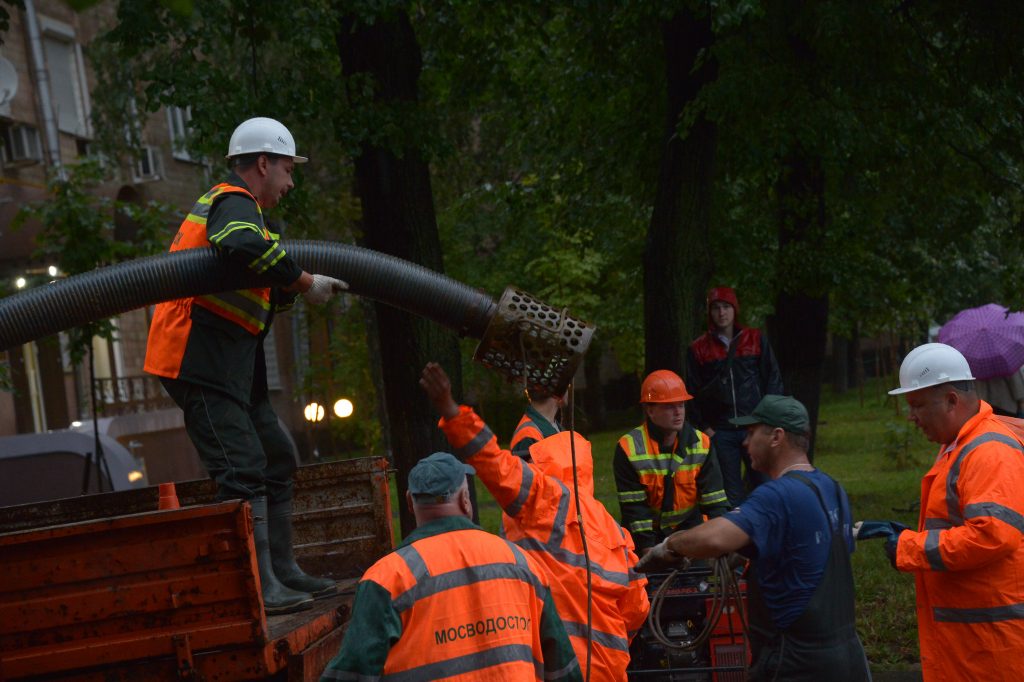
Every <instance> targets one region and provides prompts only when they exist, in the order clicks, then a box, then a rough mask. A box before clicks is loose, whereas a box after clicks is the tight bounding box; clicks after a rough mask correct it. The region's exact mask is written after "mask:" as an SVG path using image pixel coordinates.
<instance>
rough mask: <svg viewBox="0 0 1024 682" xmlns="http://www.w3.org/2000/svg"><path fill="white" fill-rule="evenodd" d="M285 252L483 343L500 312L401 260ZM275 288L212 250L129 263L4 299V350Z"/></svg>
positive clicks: (322, 248) (0, 346) (326, 247)
mask: <svg viewBox="0 0 1024 682" xmlns="http://www.w3.org/2000/svg"><path fill="white" fill-rule="evenodd" d="M281 245H282V246H283V247H284V249H285V251H286V252H287V253H288V255H289V256H291V257H292V258H293V259H294V260H295V262H296V263H298V264H299V266H301V267H302V268H303V269H304V270H306V271H307V272H312V273H317V274H323V275H330V276H331V277H337V278H338V279H343V280H345V281H346V282H348V285H349V293H352V294H355V295H357V296H362V297H365V298H370V299H373V300H375V301H380V302H382V303H387V304H389V305H392V306H394V307H396V308H400V309H402V310H406V311H408V312H410V313H413V314H415V315H419V316H421V317H425V318H427V319H430V320H433V321H434V322H437V323H438V324H440V325H442V326H445V327H448V328H449V329H452V330H454V331H456V332H458V333H459V334H460V335H462V336H471V337H473V338H481V337H482V336H483V334H484V330H485V329H486V328H487V323H488V322H489V321H490V320H491V318H492V317H493V316H494V312H495V309H496V304H495V302H494V300H493V299H492V298H491V297H490V296H488V295H487V294H486V293H484V292H482V291H479V290H477V289H474V288H472V287H470V286H467V285H465V284H463V283H461V282H458V281H456V280H454V279H452V278H450V277H447V276H445V275H442V274H440V273H437V272H434V271H433V270H430V269H427V268H424V267H422V266H420V265H416V264H415V263H410V262H409V261H405V260H402V259H401V258H396V257H394V256H388V255H386V254H382V253H379V252H377V251H371V250H369V249H364V248H360V247H358V246H351V245H348V244H338V243H336V242H325V241H284V242H282V243H281ZM269 284H271V283H270V281H269V280H268V279H267V278H265V277H261V276H259V275H255V274H253V273H252V272H250V271H249V270H246V269H245V268H244V267H242V266H240V265H238V264H236V263H234V262H231V261H228V260H227V259H225V258H223V257H222V256H218V255H217V253H216V252H215V251H214V250H213V249H212V248H201V249H186V250H183V251H176V252H174V253H165V254H161V255H158V256H150V257H149V258H140V259H138V260H133V261H126V262H124V263H118V264H117V265H111V266H109V267H105V268H99V269H97V270H91V271H89V272H85V273H82V274H79V275H74V276H71V277H67V278H65V279H61V280H57V281H55V282H53V283H51V284H48V285H46V286H41V287H35V288H33V289H29V290H27V291H23V292H20V293H17V294H14V295H12V296H8V297H6V298H0V350H7V349H9V348H13V347H14V346H18V345H20V344H23V343H27V342H29V341H34V340H35V339H39V338H42V337H44V336H49V335H51V334H56V333H57V332H60V331H64V330H66V329H71V328H72V327H78V326H81V325H83V324H86V323H88V322H94V321H97V320H102V319H105V318H108V317H113V316H115V315H119V314H120V313H124V312H128V311H129V310H135V309H136V308H142V307H144V306H148V305H152V304H154V303H160V302H161V301H170V300H174V299H177V298H186V297H189V296H201V295H203V294H213V293H217V292H221V291H229V290H233V289H245V288H251V287H259V286H267V285H269Z"/></svg>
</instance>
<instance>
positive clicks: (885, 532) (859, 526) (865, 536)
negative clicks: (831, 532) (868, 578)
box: [853, 521, 910, 568]
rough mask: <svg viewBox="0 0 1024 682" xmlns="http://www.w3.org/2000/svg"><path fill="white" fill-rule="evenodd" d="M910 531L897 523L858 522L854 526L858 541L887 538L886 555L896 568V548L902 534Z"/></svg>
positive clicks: (854, 534)
mask: <svg viewBox="0 0 1024 682" xmlns="http://www.w3.org/2000/svg"><path fill="white" fill-rule="evenodd" d="M905 530H910V529H909V528H907V527H906V526H904V525H903V524H902V523H897V522H896V521H858V522H857V523H855V524H853V537H854V538H855V539H857V540H873V539H875V538H885V555H886V556H887V557H889V563H890V564H892V567H893V568H896V548H897V547H898V546H899V542H900V533H902V532H903V531H905Z"/></svg>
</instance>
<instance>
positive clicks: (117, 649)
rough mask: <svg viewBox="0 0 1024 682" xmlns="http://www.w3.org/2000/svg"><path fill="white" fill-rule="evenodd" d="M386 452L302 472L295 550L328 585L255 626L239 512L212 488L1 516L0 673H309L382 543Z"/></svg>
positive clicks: (329, 646)
mask: <svg viewBox="0 0 1024 682" xmlns="http://www.w3.org/2000/svg"><path fill="white" fill-rule="evenodd" d="M386 474H387V472H386V464H385V461H384V460H383V459H372V458H371V459H361V460H349V461H345V462H333V463H329V464H320V465H313V466H309V467H301V468H300V469H299V472H298V473H297V475H296V494H295V514H294V525H295V537H296V556H297V557H298V559H299V562H300V564H302V565H303V567H304V568H305V569H306V570H307V571H309V572H311V573H319V574H321V575H329V576H331V577H333V578H335V579H336V580H339V588H340V590H341V592H340V594H339V595H337V596H335V597H332V598H330V599H324V600H320V601H317V602H315V604H314V608H313V609H312V610H308V611H302V612H299V613H295V614H288V615H284V616H275V617H271V618H268V617H266V615H265V614H264V612H263V606H262V600H261V599H260V596H259V587H258V575H259V574H258V571H257V569H256V559H255V552H254V546H253V539H252V518H251V509H250V507H249V505H248V504H245V503H242V502H240V501H228V502H221V503H213V502H212V496H213V490H214V488H213V484H212V482H210V481H192V482H187V483H180V484H178V486H177V487H178V494H179V499H180V501H181V504H182V508H181V509H176V510H165V511H156V510H155V509H156V503H157V489H156V488H148V489H142V490H134V491H125V492H119V493H107V494H103V495H91V496H84V497H79V498H70V499H66V500H57V501H54V502H45V503H39V504H33V505H22V506H19V507H6V508H2V509H0V530H3V531H6V532H4V534H2V535H0V679H3V680H6V679H26V680H56V679H62V680H63V679H74V680H104V681H105V682H109V681H112V680H140V679H146V680H161V679H167V680H174V679H204V680H224V681H229V680H255V679H261V680H262V679H280V680H286V679H287V680H315V679H317V677H318V676H319V674H320V671H322V669H323V667H324V665H325V664H326V663H327V661H328V660H330V658H331V657H333V656H334V654H335V653H336V652H337V650H338V645H339V644H340V641H341V636H342V634H343V632H344V624H345V622H346V620H347V618H348V612H349V603H350V600H351V595H352V590H353V588H354V584H355V582H356V580H357V579H358V577H359V576H360V575H361V574H362V572H363V571H364V570H365V569H366V567H368V566H369V565H370V564H371V563H372V562H373V561H375V560H376V559H377V558H379V557H380V556H382V555H383V554H385V553H386V552H388V551H390V550H391V547H392V536H391V519H390V509H389V506H390V504H389V497H388V489H387V475H386Z"/></svg>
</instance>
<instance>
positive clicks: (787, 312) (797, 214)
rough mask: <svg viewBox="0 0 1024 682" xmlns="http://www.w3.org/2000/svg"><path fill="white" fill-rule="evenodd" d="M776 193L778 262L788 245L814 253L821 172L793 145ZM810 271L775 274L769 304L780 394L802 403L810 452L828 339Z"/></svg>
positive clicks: (820, 219)
mask: <svg viewBox="0 0 1024 682" xmlns="http://www.w3.org/2000/svg"><path fill="white" fill-rule="evenodd" d="M776 195H777V197H778V201H779V208H778V220H779V253H780V254H783V262H784V263H785V262H786V260H787V259H786V257H785V256H786V253H787V250H789V249H794V250H796V251H797V253H816V252H819V249H818V247H817V246H816V244H817V242H818V241H819V238H820V235H822V233H823V231H824V227H825V174H824V172H823V171H822V169H821V164H820V163H819V162H818V160H817V159H816V158H808V157H807V156H806V155H805V154H804V153H803V151H802V150H801V149H800V148H799V147H798V148H797V149H795V150H794V151H792V152H791V153H790V154H789V155H788V156H787V157H786V158H785V159H784V160H783V167H782V173H781V174H780V176H779V181H778V185H777V187H776ZM797 260H799V259H797ZM816 274H817V273H809V274H808V276H806V277H804V278H799V277H792V276H790V275H789V274H787V273H785V272H783V273H780V278H779V279H780V281H781V282H783V285H782V288H781V290H780V292H779V296H778V299H777V300H776V304H775V324H774V330H775V339H773V348H774V349H775V350H776V355H777V357H778V360H779V369H780V371H781V372H782V382H783V384H784V385H785V387H786V392H787V393H789V394H791V395H793V396H794V397H795V398H796V399H797V400H799V401H800V402H802V403H803V404H804V406H805V407H806V408H807V412H808V414H809V415H810V418H811V451H810V453H809V454H811V455H812V456H813V452H814V441H815V436H816V435H817V427H818V404H819V402H820V400H821V384H822V374H823V368H824V363H825V347H826V344H827V341H828V293H827V291H825V292H824V293H818V292H819V291H820V287H819V286H818V282H819V281H821V278H818V277H816V276H815V275H816ZM787 284H788V286H787Z"/></svg>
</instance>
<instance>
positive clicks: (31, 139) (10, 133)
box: [3, 123, 43, 167]
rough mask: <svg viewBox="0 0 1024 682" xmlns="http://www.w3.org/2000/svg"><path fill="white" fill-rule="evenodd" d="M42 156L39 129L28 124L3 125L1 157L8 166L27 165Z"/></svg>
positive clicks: (37, 161) (38, 160)
mask: <svg viewBox="0 0 1024 682" xmlns="http://www.w3.org/2000/svg"><path fill="white" fill-rule="evenodd" d="M42 158H43V152H42V146H41V145H40V144H39V131H38V130H36V129H35V128H34V127H32V126H30V125H24V124H21V123H16V124H14V125H7V126H3V159H4V165H5V166H9V167H15V166H28V165H32V164H34V163H39V162H40V161H41V160H42Z"/></svg>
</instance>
